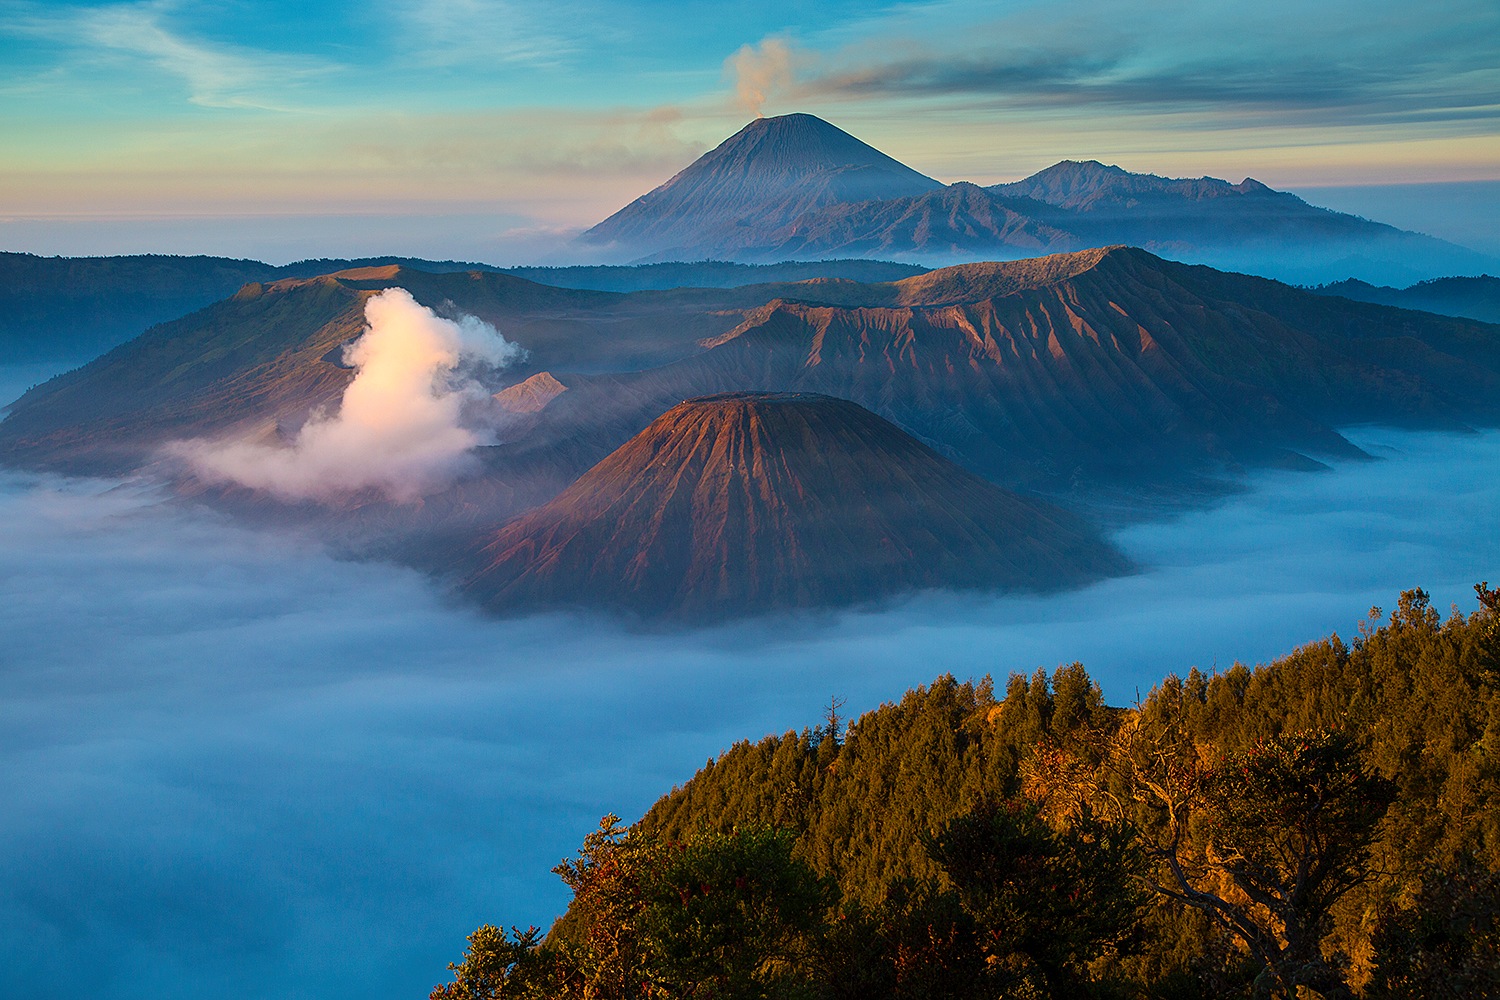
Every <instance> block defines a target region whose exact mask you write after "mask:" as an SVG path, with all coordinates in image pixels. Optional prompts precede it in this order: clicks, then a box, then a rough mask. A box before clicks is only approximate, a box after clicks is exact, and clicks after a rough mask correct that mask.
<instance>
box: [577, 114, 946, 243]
mask: <svg viewBox="0 0 1500 1000" xmlns="http://www.w3.org/2000/svg"><path fill="white" fill-rule="evenodd" d="M941 187H942V184H940V183H939V182H938V181H935V180H933V179H932V178H931V177H927V176H925V175H923V174H919V173H917V171H915V170H913V169H912V168H911V167H908V166H907V165H906V164H904V163H901V162H900V161H898V160H894V159H892V158H891V157H889V156H887V155H886V154H884V153H882V152H881V151H880V150H878V149H876V148H874V147H873V146H869V145H866V144H865V143H863V142H861V141H860V140H858V139H856V138H855V137H854V136H852V135H850V134H849V133H848V132H845V131H844V130H843V129H841V128H838V127H837V126H834V125H830V124H829V123H828V122H825V121H824V120H823V119H821V118H818V117H816V116H814V115H803V114H796V115H781V116H779V117H776V118H757V119H756V120H755V121H753V122H751V123H750V124H749V125H746V126H745V127H744V128H742V129H740V130H739V131H738V132H736V133H735V134H734V135H732V136H730V137H729V138H728V139H726V140H724V142H723V143H721V144H720V145H719V146H718V147H717V148H716V149H714V150H712V151H710V152H708V153H705V154H704V155H703V156H701V157H699V158H698V159H697V160H696V161H694V162H693V163H692V164H691V165H690V166H688V167H687V169H685V170H683V171H682V172H681V173H679V174H677V175H676V176H675V177H673V178H672V179H671V180H669V181H667V182H666V183H665V184H663V185H661V186H660V187H658V188H657V189H656V190H654V191H651V192H649V193H647V194H645V195H642V196H641V197H639V198H637V199H636V200H635V201H633V202H631V203H630V204H629V205H626V206H625V207H624V208H622V209H620V211H618V212H616V213H615V214H614V215H612V216H610V217H609V218H607V219H605V220H604V221H603V222H601V223H599V224H598V225H597V226H594V227H593V228H592V229H590V230H589V231H588V232H586V233H584V234H583V237H582V238H583V240H584V241H585V242H588V243H594V244H616V245H618V246H621V247H624V248H627V249H628V251H629V252H630V253H632V254H640V255H654V256H655V257H656V258H658V259H662V260H667V259H677V260H694V259H697V258H700V257H720V258H722V257H724V256H726V253H727V252H728V251H732V250H734V249H738V248H740V247H743V246H749V245H754V244H756V243H758V242H760V241H761V240H762V239H763V233H764V232H765V231H767V230H775V229H779V228H782V227H784V226H786V225H788V224H789V223H791V222H792V221H793V220H794V219H796V218H798V217H799V216H801V215H803V214H805V213H808V212H813V211H816V210H818V209H821V208H825V207H827V206H830V205H845V204H851V203H858V202H865V201H876V200H885V199H891V198H906V197H910V196H914V195H920V194H923V193H925V192H928V191H933V190H936V189H938V188H941Z"/></svg>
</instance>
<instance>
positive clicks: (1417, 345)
mask: <svg viewBox="0 0 1500 1000" xmlns="http://www.w3.org/2000/svg"><path fill="white" fill-rule="evenodd" d="M820 287H822V286H814V287H808V288H806V289H805V291H804V292H803V294H802V296H801V297H800V298H798V299H795V300H793V299H780V300H777V301H775V302H771V303H768V304H767V305H765V306H763V307H762V308H760V309H757V310H754V311H753V312H751V313H750V314H748V315H747V318H746V320H745V321H744V322H743V323H742V324H741V325H740V326H739V327H737V328H736V329H735V330H733V331H730V332H729V333H728V334H726V335H724V336H722V337H720V338H716V339H714V340H710V341H707V342H705V343H706V346H707V347H708V350H706V351H703V352H701V353H698V354H694V355H692V356H690V357H687V358H684V359H682V360H680V361H677V362H674V363H672V364H669V365H665V366H662V367H659V368H656V369H652V370H649V371H644V372H639V373H633V374H619V375H612V376H608V377H603V378H599V379H582V380H573V381H572V382H570V385H571V387H572V391H570V392H569V393H568V394H567V396H566V397H563V398H564V399H567V400H568V405H567V407H566V408H563V409H559V410H558V412H557V413H556V415H555V417H553V416H551V415H549V410H550V408H549V409H544V410H543V411H542V412H541V415H540V416H541V424H542V425H544V426H545V425H546V424H548V423H549V422H552V421H553V420H555V421H556V426H557V427H558V428H559V429H558V430H555V431H553V433H555V434H558V435H561V434H562V433H563V432H562V431H561V429H560V428H561V426H564V425H576V424H575V421H576V417H575V416H574V414H581V413H587V414H590V417H589V421H590V423H589V424H588V426H590V427H594V428H597V427H600V426H606V425H609V424H611V422H613V425H614V426H616V427H617V428H619V429H620V430H621V431H623V429H625V428H638V427H640V426H643V425H644V423H645V422H646V421H647V420H649V419H650V416H651V415H652V414H654V413H656V412H660V410H661V409H663V408H665V407H666V406H669V405H671V403H673V402H675V401H676V400H680V399H683V398H687V397H690V396H696V395H704V394H709V393H715V392H727V391H733V390H736V389H744V388H749V387H758V388H764V389H767V390H775V391H783V392H816V393H823V394H827V395H831V396H838V397H841V398H845V399H851V400H853V401H855V402H857V403H859V404H860V405H862V406H866V407H868V408H870V409H872V410H874V411H875V412H877V413H879V414H880V415H881V416H884V417H885V418H886V419H888V420H892V421H894V422H895V423H896V424H898V425H899V426H901V427H903V428H905V429H906V430H907V431H909V432H911V433H913V434H916V435H917V436H918V437H919V438H921V439H922V440H924V441H926V442H927V443H929V444H930V445H932V446H933V447H935V448H937V449H938V450H940V451H941V452H942V453H944V454H946V455H949V456H950V457H953V458H956V459H958V460H959V461H961V462H963V463H964V464H965V465H967V466H968V467H969V468H971V469H974V470H976V471H978V472H980V473H981V474H983V475H985V476H987V477H989V478H991V479H994V480H996V481H998V482H1004V483H1010V484H1019V485H1030V486H1034V487H1044V488H1051V489H1056V488H1060V487H1065V486H1066V485H1067V484H1068V483H1070V482H1072V481H1075V480H1079V479H1080V477H1081V480H1082V481H1108V482H1152V481H1161V480H1162V479H1167V480H1170V479H1172V478H1174V477H1175V476H1178V475H1180V474H1181V473H1182V472H1183V471H1184V470H1191V469H1200V470H1208V469H1211V468H1212V467H1214V466H1222V465H1223V464H1225V463H1229V464H1234V463H1242V464H1259V463H1265V462H1273V463H1281V462H1286V461H1291V462H1293V463H1297V464H1304V465H1305V464H1306V462H1305V459H1302V458H1300V457H1298V456H1297V455H1294V454H1288V450H1289V449H1290V450H1292V451H1294V452H1310V453H1313V454H1322V455H1348V454H1353V450H1352V449H1351V448H1350V446H1349V445H1348V444H1347V442H1345V441H1344V440H1343V438H1342V437H1340V436H1339V435H1338V434H1337V433H1336V431H1335V430H1334V428H1336V427H1337V426H1339V425H1341V424H1347V423H1354V422H1359V421H1367V420H1383V421H1398V422H1402V421H1404V422H1421V423H1428V424H1446V425H1448V426H1454V425H1456V424H1459V423H1462V422H1463V421H1485V422H1493V421H1494V420H1496V419H1500V395H1497V394H1500V330H1497V329H1496V328H1494V327H1488V326H1485V325H1483V324H1478V323H1472V322H1467V321H1462V320H1450V319H1443V318H1439V317H1432V316H1426V317H1424V316H1422V315H1421V314H1417V313H1409V312H1404V311H1399V310H1390V309H1384V308H1381V307H1377V306H1366V305H1356V304H1353V303H1347V302H1345V303H1340V302H1339V301H1338V300H1334V299H1330V298H1325V297H1322V296H1317V295H1313V294H1310V293H1307V292H1304V291H1301V290H1298V289H1294V288H1290V287H1288V286H1285V285H1281V284H1278V283H1276V282H1272V281H1268V280H1265V279H1260V278H1252V277H1248V276H1244V275H1232V274H1225V273H1222V272H1218V271H1214V270H1212V269H1210V268H1205V267H1192V266H1187V265H1181V264H1175V263H1172V262H1170V261H1165V260H1162V259H1160V258H1158V257H1155V256H1153V255H1151V254H1149V253H1146V252H1145V251H1141V250H1131V249H1125V248H1113V249H1107V250H1091V251H1085V252H1081V253H1075V254H1059V255H1053V256H1050V257H1045V258H1039V259H1035V260H1029V261H1018V262H1013V263H989V264H971V265H964V266H960V267H953V268H945V269H942V270H939V271H934V272H931V273H929V274H926V275H920V276H917V277H913V278H909V279H905V280H903V281H900V282H896V283H894V284H889V285H877V286H855V287H854V288H848V287H844V286H835V287H833V288H831V289H830V290H831V291H836V292H837V293H838V294H837V295H836V296H830V297H829V298H827V299H824V300H822V301H820V300H819V298H818V296H817V292H818V291H819V289H820ZM563 380H564V381H565V382H568V381H569V379H568V377H567V376H564V377H563ZM617 433H618V432H617ZM621 439H623V438H621Z"/></svg>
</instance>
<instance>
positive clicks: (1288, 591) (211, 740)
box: [0, 429, 1500, 1000]
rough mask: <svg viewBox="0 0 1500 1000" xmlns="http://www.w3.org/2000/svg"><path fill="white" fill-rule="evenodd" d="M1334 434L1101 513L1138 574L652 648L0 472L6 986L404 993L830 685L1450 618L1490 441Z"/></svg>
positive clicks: (174, 513)
mask: <svg viewBox="0 0 1500 1000" xmlns="http://www.w3.org/2000/svg"><path fill="white" fill-rule="evenodd" d="M1349 436H1350V437H1351V438H1352V439H1353V440H1354V441H1355V443H1357V444H1359V445H1360V446H1361V447H1363V448H1365V449H1366V450H1368V451H1370V452H1372V453H1373V454H1376V455H1379V456H1380V457H1382V458H1383V459H1385V460H1384V461H1380V462H1362V463H1351V464H1349V465H1345V466H1341V467H1339V468H1338V469H1336V470H1335V471H1333V472H1330V473H1321V474H1308V473H1282V472H1276V473H1266V474H1263V475H1258V476H1257V477H1255V479H1254V480H1253V483H1252V486H1253V489H1252V490H1251V491H1250V492H1248V493H1246V494H1243V495H1240V496H1237V497H1235V498H1232V499H1231V500H1228V501H1226V502H1224V503H1222V504H1221V505H1219V506H1217V507H1215V508H1214V509H1211V510H1204V511H1198V512H1194V513H1191V514H1188V515H1185V516H1181V517H1178V518H1176V519H1174V520H1171V521H1166V522H1159V523H1152V524H1144V525H1137V526H1135V527H1132V528H1129V529H1127V530H1125V531H1123V532H1122V533H1120V534H1119V535H1118V536H1117V541H1118V542H1119V544H1120V545H1121V546H1122V547H1123V548H1124V549H1125V550H1126V552H1127V553H1128V554H1129V555H1130V556H1131V557H1133V558H1135V559H1136V560H1138V561H1139V562H1140V563H1141V564H1142V565H1144V566H1145V567H1147V568H1146V569H1145V570H1144V571H1143V572H1141V573H1140V574H1138V575H1135V576H1131V577H1127V578H1122V579H1116V580H1111V581H1107V582H1105V583H1102V584H1099V585H1097V586H1094V587H1091V588H1088V589H1086V590H1083V591H1079V592H1075V593H1071V594H1063V595H1055V596H1049V597H1023V598H1007V599H976V598H961V599H960V598H950V597H945V596H942V595H926V596H923V597H920V598H918V599H915V600H912V601H909V602H907V603H905V604H903V605H900V606H897V607H894V608H890V609H886V610H883V611H880V612H865V613H848V614H844V615H837V616H829V617H826V618H821V619H812V620H806V621H800V622H796V623H794V624H792V625H790V626H789V625H787V624H786V623H785V622H758V623H756V622H752V623H748V624H742V625H739V626H735V627H733V628H726V629H721V630H710V631H704V632H698V633H692V634H687V635H681V636H675V637H669V636H660V635H643V634H639V633H633V632H629V631H625V630H622V629H620V628H618V627H616V626H614V625H612V624H610V623H609V622H607V621H603V620H580V619H578V618H571V617H540V618H533V619H527V620H520V621H506V622H497V621H492V620H487V619H485V618H482V617H481V616H479V615H477V614H476V613H474V612H473V611H471V610H470V609H468V608H466V607H464V606H461V605H457V604H454V603H452V602H451V601H450V600H448V599H447V598H446V597H445V596H444V595H443V594H441V593H440V592H438V591H437V590H435V589H434V588H433V587H432V586H431V585H430V584H429V583H428V582H427V581H426V580H425V579H424V578H423V577H421V576H420V575H418V574H416V573H414V572H412V571H408V570H404V569H400V568H394V567H391V566H389V565H380V564H368V563H363V564H362V563H351V562H340V561H336V560H334V559H332V558H330V557H328V556H327V555H325V554H324V553H323V551H322V550H321V549H320V547H319V545H318V543H317V540H316V539H313V538H308V537H304V536H297V535H292V534H287V535H278V534H271V533H266V532H262V531H253V530H249V529H247V528H244V527H242V526H238V525H236V524H233V523H231V522H229V521H228V520H226V519H225V518H223V517H222V516H220V515H217V514H215V513H212V512H209V511H205V510H203V509H199V508H183V507H181V506H177V505H175V504H172V503H168V502H165V501H164V500H163V499H162V497H161V496H160V495H158V494H157V493H155V492H153V491H152V490H151V489H150V488H149V487H145V486H142V485H135V484H127V485H116V484H110V483H100V482H86V481H65V480H53V479H38V478H34V477H22V476H14V475H11V476H5V477H0V588H3V593H0V630H3V636H4V640H3V642H0V801H3V802H5V803H6V808H4V809H0V928H3V930H0V993H3V994H4V995H6V996H29V997H38V998H45V997H53V996H58V997H61V996H72V995H79V994H83V993H85V992H86V993H87V994H89V995H91V996H96V997H104V998H142V1000H144V998H147V997H149V998H152V1000H163V998H165V1000H171V998H187V997H198V996H203V995H211V994H217V995H233V996H236V997H240V998H246V1000H255V998H267V1000H269V998H277V1000H283V998H296V997H309V998H311V997H317V998H320V1000H333V998H342V997H361V998H369V997H373V998H379V1000H384V998H391V1000H395V998H411V997H415V996H422V995H425V992H426V990H427V989H429V988H430V987H431V986H432V985H433V984H434V983H436V982H438V981H440V980H443V979H445V978H446V974H445V973H444V966H445V964H446V963H447V962H448V961H450V960H454V959H456V958H458V957H459V956H460V954H461V952H462V950H463V945H464V941H463V938H464V935H465V934H466V933H468V932H469V931H470V930H472V929H473V928H474V927H475V926H477V925H478V924H479V923H481V922H483V921H487V920H488V921H494V922H497V923H501V922H503V923H507V924H509V923H517V924H521V925H523V926H524V925H525V924H527V923H533V922H534V923H538V924H544V925H545V924H546V923H547V922H548V921H549V920H550V919H551V918H552V917H553V916H555V915H556V914H557V913H558V912H559V911H560V909H561V908H562V906H563V905H564V904H565V902H566V899H565V893H564V891H563V889H562V886H561V883H559V882H558V881H557V879H556V878H555V877H554V876H552V875H551V874H550V873H549V869H550V868H551V867H552V866H553V865H554V864H555V863H556V862H557V861H558V860H559V859H560V858H562V857H563V856H565V855H568V854H571V853H572V851H573V850H574V849H575V848H576V846H577V844H578V842H579V840H580V839H581V838H582V835H583V834H584V833H585V832H586V831H587V830H588V829H590V828H591V827H593V826H594V824H595V823H597V821H598V818H599V816H600V815H601V814H602V813H604V812H606V811H615V812H618V813H620V814H621V815H624V816H625V817H626V818H628V819H633V818H635V817H636V816H638V815H639V814H640V813H641V812H642V811H643V810H644V809H645V808H646V807H647V806H648V805H649V804H650V803H651V802H652V801H653V800H654V799H655V798H656V797H657V796H659V795H660V794H662V793H663V792H665V791H667V790H668V789H669V788H671V786H672V785H673V784H674V783H680V782H682V781H684V780H686V779H687V778H688V777H690V776H691V774H692V773H693V771H694V770H695V769H696V768H697V767H698V766H700V765H701V764H702V763H703V761H704V760H705V759H706V758H708V757H709V756H711V755H715V754H717V753H718V752H719V751H721V750H722V749H724V748H725V747H727V746H728V745H729V744H730V743H732V742H734V741H735V740H738V739H741V738H745V737H748V738H752V739H753V738H758V737H760V736H762V735H764V734H766V733H768V732H772V731H778V732H779V731H783V730H785V729H787V728H801V727H803V726H807V725H813V724H816V723H817V721H818V719H819V710H820V708H821V706H822V705H824V704H826V702H827V700H828V697H829V696H830V695H834V694H836V695H838V696H840V697H844V698H847V699H848V701H847V705H846V709H845V710H846V712H849V713H851V714H854V713H858V712H861V711H864V710H867V709H870V708H872V707H874V706H876V705H877V704H879V703H880V702H881V701H884V700H890V699H895V698H898V697H900V695H901V694H902V692H903V691H905V690H906V689H907V688H908V687H910V686H913V685H916V684H921V683H925V682H927V681H929V680H931V679H932V678H933V677H934V676H936V675H937V674H939V673H941V672H943V671H952V672H954V673H955V674H958V675H960V676H964V677H968V676H977V675H980V674H983V673H986V672H990V673H994V674H996V675H997V676H998V677H999V678H1000V679H1001V680H1002V681H1003V678H1004V675H1005V674H1007V673H1008V672H1010V671H1015V670H1018V671H1024V672H1028V673H1029V672H1031V671H1032V670H1034V669H1035V668H1036V667H1038V666H1043V667H1047V668H1049V669H1050V668H1052V667H1054V666H1056V665H1057V664H1058V663H1060V662H1069V661H1072V660H1074V659H1079V660H1082V661H1083V662H1084V664H1085V665H1086V666H1087V667H1088V668H1089V670H1090V672H1091V673H1092V674H1093V675H1094V676H1095V677H1096V678H1098V679H1099V680H1100V682H1101V683H1102V684H1103V686H1104V690H1105V694H1106V696H1107V697H1108V698H1109V700H1110V701H1112V702H1113V703H1116V704H1121V703H1129V702H1131V701H1133V700H1134V698H1135V697H1136V693H1137V692H1138V691H1139V692H1140V693H1141V694H1144V693H1145V692H1146V690H1147V689H1148V688H1149V687H1150V686H1151V685H1152V684H1153V683H1155V682H1156V681H1157V680H1159V679H1160V678H1161V677H1162V676H1163V675H1164V674H1165V673H1167V672H1169V671H1178V672H1181V671H1185V670H1186V669H1187V668H1188V667H1190V666H1193V665H1199V666H1202V667H1205V668H1210V667H1213V666H1214V665H1215V664H1217V665H1218V666H1220V667H1224V666H1228V665H1229V664H1230V663H1231V662H1232V661H1233V660H1234V659H1235V658H1236V657H1238V658H1240V659H1242V660H1246V661H1248V662H1254V661H1258V660H1265V659H1269V658H1272V657H1275V656H1277V655H1280V654H1282V653H1285V652H1287V651H1289V650H1290V649H1291V648H1293V647H1294V646H1295V645H1296V644H1298V643H1300V642H1302V641H1306V640H1311V639H1314V638H1317V637H1319V636H1322V635H1325V634H1327V633H1328V632H1329V631H1331V630H1335V629H1337V630H1339V631H1340V632H1341V633H1343V634H1345V635H1349V634H1351V633H1352V632H1353V631H1354V628H1355V625H1356V623H1357V621H1358V620H1359V619H1360V618H1361V617H1362V616H1363V614H1364V613H1365V611H1366V610H1367V609H1368V608H1369V607H1370V606H1371V605H1373V604H1380V605H1384V606H1390V605H1392V604H1394V600H1395V597H1396V594H1397V592H1398V591H1399V590H1400V589H1402V588H1405V587H1411V586H1423V587H1426V588H1427V589H1428V590H1429V591H1430V592H1431V593H1432V596H1433V600H1434V603H1435V604H1436V605H1437V606H1438V607H1440V608H1443V607H1446V606H1447V604H1448V602H1450V601H1456V602H1458V603H1459V604H1460V606H1462V607H1464V608H1465V609H1468V608H1469V607H1470V606H1471V603H1472V596H1473V595H1472V592H1471V590H1470V586H1471V585H1472V583H1474V582H1475V581H1476V580H1478V579H1482V578H1485V577H1486V576H1488V578H1489V579H1490V580H1491V581H1494V580H1495V579H1496V578H1497V577H1500V561H1497V557H1500V476H1497V475H1496V471H1497V469H1500V432H1487V433H1484V434H1474V435H1438V434H1425V433H1423V434H1419V433H1409V432H1395V431H1388V430H1381V429H1356V430H1354V431H1351V432H1349Z"/></svg>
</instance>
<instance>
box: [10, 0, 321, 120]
mask: <svg viewBox="0 0 1500 1000" xmlns="http://www.w3.org/2000/svg"><path fill="white" fill-rule="evenodd" d="M179 9H180V5H179V4H178V3H176V2H173V0H148V2H144V3H126V4H107V5H104V6H98V7H59V6H54V5H42V4H35V3H24V2H23V3H10V4H6V5H5V6H4V7H3V10H4V12H5V17H4V19H3V23H0V33H5V34H11V35H19V36H26V37H30V38H33V39H43V40H46V41H50V42H52V43H54V44H57V45H61V46H64V47H67V48H70V49H74V50H77V51H78V52H80V53H83V54H84V55H85V56H86V57H87V58H90V59H96V58H98V57H100V56H101V55H102V56H106V57H113V58H116V59H124V60H130V61H136V62H139V63H142V64H144V65H147V66H150V67H152V68H154V69H155V70H157V71H158V72H161V73H164V74H167V75H169V76H172V77H176V78H177V79H178V80H180V81H181V82H182V84H183V85H185V87H186V90H187V99H188V100H189V101H190V102H192V103H193V104H197V105H201V106H203V107H211V108H256V109H262V110H289V108H288V103H287V102H285V101H284V100H281V99H278V98H277V97H275V96H273V95H275V94H277V93H285V91H286V90H287V89H288V87H289V86H290V85H294V84H296V83H299V82H302V81H305V80H307V79H309V78H312V77H315V76H320V75H323V74H325V73H327V72H328V71H329V70H330V69H332V68H333V67H331V66H330V65H328V64H327V63H321V62H317V61H315V60H312V59H308V58H306V57H298V56H292V55H286V54H282V53H273V52H266V51H261V50H256V49H250V48H243V47H236V46H228V45H223V44H218V43H213V42H209V41H206V40H203V39H199V38H194V37H192V36H191V35H190V34H189V33H188V32H186V31H184V30H182V29H180V28H177V27H175V26H174V25H173V24H172V18H173V15H174V14H175V13H176V12H177V11H178V10H179Z"/></svg>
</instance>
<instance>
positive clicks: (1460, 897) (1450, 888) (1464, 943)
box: [1366, 858, 1500, 1000]
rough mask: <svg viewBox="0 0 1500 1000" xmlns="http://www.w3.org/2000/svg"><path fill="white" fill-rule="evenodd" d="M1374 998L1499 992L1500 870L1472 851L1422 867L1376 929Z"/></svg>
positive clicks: (1451, 999)
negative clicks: (1407, 894)
mask: <svg viewBox="0 0 1500 1000" xmlns="http://www.w3.org/2000/svg"><path fill="white" fill-rule="evenodd" d="M1375 953H1376V968H1375V976H1374V980H1373V982H1372V983H1371V984H1370V986H1369V988H1368V989H1367V990H1366V996H1369V997H1372V998H1375V1000H1398V998H1399V1000H1428V998H1432V1000H1469V998H1478V997H1494V996H1500V872H1493V871H1490V870H1489V869H1488V868H1486V867H1485V866H1484V865H1483V864H1480V863H1479V862H1477V861H1475V860H1474V859H1473V858H1463V859H1461V860H1460V861H1459V862H1457V863H1456V864H1454V865H1453V866H1452V867H1451V868H1449V869H1442V868H1431V869H1429V870H1428V871H1427V872H1425V873H1424V875H1423V877H1422V879H1421V881H1420V883H1419V886H1418V888H1417V891H1416V893H1415V894H1414V898H1412V899H1411V900H1410V901H1409V903H1408V905H1406V906H1400V907H1398V906H1390V907H1388V908H1387V910H1386V912H1385V913H1384V914H1382V917H1381V921H1380V925H1379V926H1378V927H1377V928H1376V931H1375Z"/></svg>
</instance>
